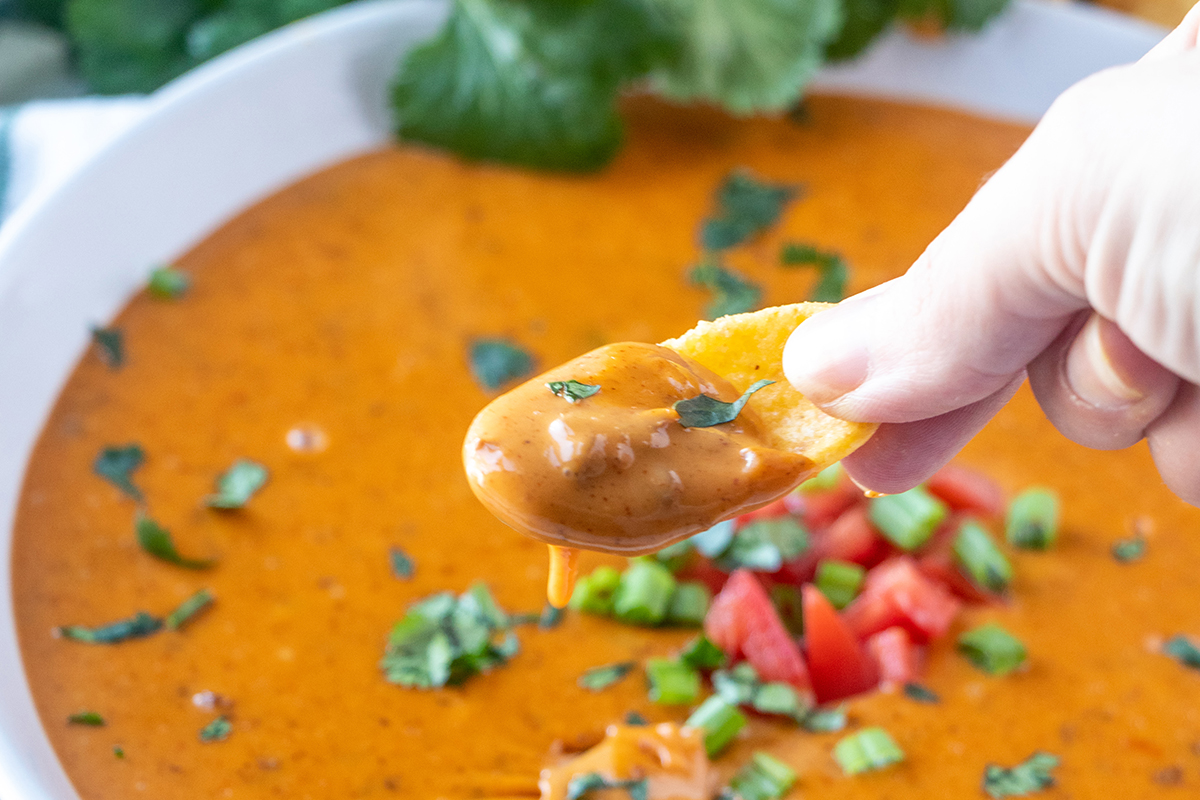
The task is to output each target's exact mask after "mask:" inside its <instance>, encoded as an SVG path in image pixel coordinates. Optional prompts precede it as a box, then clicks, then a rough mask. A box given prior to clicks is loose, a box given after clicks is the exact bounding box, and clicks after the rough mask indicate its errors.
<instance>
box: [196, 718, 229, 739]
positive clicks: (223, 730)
mask: <svg viewBox="0 0 1200 800" xmlns="http://www.w3.org/2000/svg"><path fill="white" fill-rule="evenodd" d="M231 733H233V724H232V723H231V722H230V721H229V717H227V716H225V715H224V714H222V715H221V716H219V717H217V718H216V719H214V720H213V721H212V722H210V723H208V724H207V725H205V726H204V727H203V728H201V729H200V741H202V742H223V741H225V740H226V739H228V738H229V734H231Z"/></svg>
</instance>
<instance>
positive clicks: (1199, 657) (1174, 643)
mask: <svg viewBox="0 0 1200 800" xmlns="http://www.w3.org/2000/svg"><path fill="white" fill-rule="evenodd" d="M1163 653H1164V654H1166V655H1168V656H1170V657H1171V658H1173V659H1175V660H1176V661H1178V662H1179V663H1180V664H1183V665H1184V666H1185V667H1191V668H1192V669H1200V647H1196V645H1195V644H1193V643H1192V641H1191V640H1190V639H1188V638H1187V637H1186V636H1184V635H1183V634H1177V635H1175V636H1172V637H1171V638H1170V639H1168V640H1167V642H1166V644H1164V645H1163Z"/></svg>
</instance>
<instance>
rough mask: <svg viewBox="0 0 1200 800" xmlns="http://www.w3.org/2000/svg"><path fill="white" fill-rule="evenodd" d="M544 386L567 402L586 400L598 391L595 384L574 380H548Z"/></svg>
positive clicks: (598, 388)
mask: <svg viewBox="0 0 1200 800" xmlns="http://www.w3.org/2000/svg"><path fill="white" fill-rule="evenodd" d="M546 388H547V389H549V390H550V392H551V393H552V394H556V395H558V396H559V397H561V398H562V399H563V400H566V401H567V402H568V403H578V402H579V401H580V400H586V399H587V398H589V397H591V396H592V395H594V394H595V393H596V392H598V391H600V387H599V386H597V385H596V384H592V383H580V382H579V381H576V380H569V381H550V382H549V383H547V384H546Z"/></svg>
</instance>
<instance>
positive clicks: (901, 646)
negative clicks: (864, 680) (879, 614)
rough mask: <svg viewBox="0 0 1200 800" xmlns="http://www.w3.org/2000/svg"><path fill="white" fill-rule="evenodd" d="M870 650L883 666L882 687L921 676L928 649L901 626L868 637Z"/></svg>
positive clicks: (881, 669) (880, 672) (880, 683)
mask: <svg viewBox="0 0 1200 800" xmlns="http://www.w3.org/2000/svg"><path fill="white" fill-rule="evenodd" d="M867 652H868V653H870V655H871V659H872V660H873V661H874V662H875V667H876V669H878V670H879V685H880V686H881V687H884V688H894V687H897V686H903V685H904V684H906V683H911V682H913V681H916V680H919V679H920V677H921V667H922V662H923V661H924V653H923V652H922V649H921V647H920V646H919V645H917V644H915V643H914V642H913V640H912V637H911V636H909V634H908V631H907V630H905V629H904V628H901V627H900V626H894V627H891V628H887V629H886V630H882V631H880V632H879V633H876V634H874V635H872V636H871V637H870V638H868V639H867ZM814 680H815V678H814Z"/></svg>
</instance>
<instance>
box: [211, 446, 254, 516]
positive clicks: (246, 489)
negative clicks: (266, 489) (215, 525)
mask: <svg viewBox="0 0 1200 800" xmlns="http://www.w3.org/2000/svg"><path fill="white" fill-rule="evenodd" d="M268 475H269V473H268V472H267V468H266V467H264V466H263V465H262V464H259V463H257V462H255V461H251V460H250V459H248V458H239V459H238V460H237V461H235V462H233V466H231V467H230V468H229V469H227V470H225V471H224V472H223V473H221V475H220V477H218V478H217V492H216V494H210V495H209V496H208V497H207V498H205V500H204V503H205V505H207V506H208V507H209V508H218V509H222V510H232V509H237V508H242V507H244V506H245V505H246V503H248V502H250V498H251V497H253V496H254V493H255V492H257V491H258V490H259V489H261V488H262V487H263V486H264V485H265V484H266V482H267V477H268Z"/></svg>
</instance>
